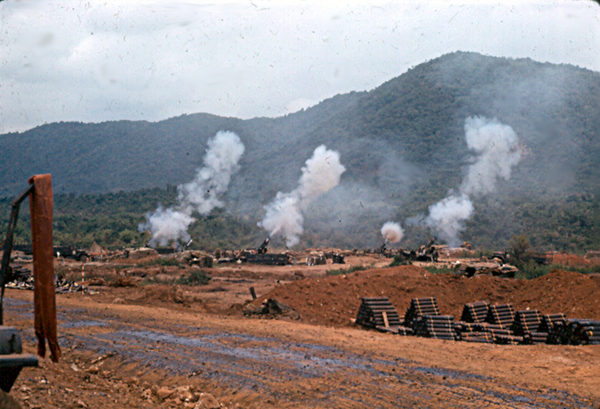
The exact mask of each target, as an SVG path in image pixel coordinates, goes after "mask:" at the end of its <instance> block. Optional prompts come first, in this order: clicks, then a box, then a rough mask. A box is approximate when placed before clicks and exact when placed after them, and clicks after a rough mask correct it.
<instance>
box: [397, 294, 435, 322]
mask: <svg viewBox="0 0 600 409" xmlns="http://www.w3.org/2000/svg"><path fill="white" fill-rule="evenodd" d="M423 315H440V309H439V307H438V305H437V300H436V299H435V297H426V298H413V299H412V300H411V301H410V307H408V310H406V313H405V314H404V326H405V327H410V328H414V326H415V324H416V323H417V322H418V321H420V320H421V319H422V317H423Z"/></svg>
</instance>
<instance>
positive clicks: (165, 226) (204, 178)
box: [138, 131, 245, 247]
mask: <svg viewBox="0 0 600 409" xmlns="http://www.w3.org/2000/svg"><path fill="white" fill-rule="evenodd" d="M244 149H245V148H244V144H243V143H242V141H241V140H240V138H239V137H238V136H237V135H236V134H235V133H233V132H226V131H219V132H217V134H216V135H215V136H214V137H213V138H211V139H209V140H208V146H207V149H206V153H205V154H204V160H203V161H204V166H203V167H202V168H199V169H198V170H197V171H196V177H195V178H194V180H192V181H191V182H189V183H185V184H183V185H179V186H178V187H177V190H178V197H177V200H178V201H179V205H177V206H175V207H170V208H168V209H165V208H164V207H162V206H161V205H159V206H158V208H157V209H156V211H154V212H149V213H147V214H146V222H145V223H140V225H139V226H138V230H139V231H145V230H148V231H149V232H150V233H151V234H152V238H151V239H150V242H149V245H150V246H153V247H154V246H156V244H159V245H161V246H166V245H167V244H169V242H171V241H178V240H183V241H188V240H189V239H190V236H189V234H188V232H187V229H188V226H189V225H190V224H192V223H193V222H194V221H195V219H194V218H193V217H192V213H193V212H194V211H197V212H198V213H200V214H202V215H206V214H209V213H210V212H211V210H212V209H214V208H215V207H222V206H223V205H224V204H223V202H222V201H221V200H219V197H220V196H221V195H222V194H223V193H225V192H226V191H227V188H228V186H229V182H230V181H231V176H232V175H233V174H234V173H235V172H237V171H238V170H239V161H240V159H241V157H242V155H243V154H244Z"/></svg>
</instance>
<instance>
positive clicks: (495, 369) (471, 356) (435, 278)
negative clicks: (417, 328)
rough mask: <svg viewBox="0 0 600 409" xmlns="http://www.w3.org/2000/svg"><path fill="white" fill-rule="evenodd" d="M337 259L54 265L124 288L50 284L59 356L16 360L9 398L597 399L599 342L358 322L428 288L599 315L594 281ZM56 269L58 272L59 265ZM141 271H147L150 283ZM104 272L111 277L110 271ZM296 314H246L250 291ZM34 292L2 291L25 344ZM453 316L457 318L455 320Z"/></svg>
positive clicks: (153, 402) (434, 402)
mask: <svg viewBox="0 0 600 409" xmlns="http://www.w3.org/2000/svg"><path fill="white" fill-rule="evenodd" d="M389 261H390V260H389V259H383V258H378V257H376V256H368V257H361V258H358V257H357V258H349V259H348V265H346V266H340V265H336V266H332V265H331V264H329V265H324V266H323V265H321V266H311V267H308V266H302V265H297V266H280V267H270V266H250V265H236V264H231V265H225V266H218V267H216V268H213V269H206V270H207V271H208V273H209V275H210V276H211V277H212V279H211V280H210V282H209V283H208V284H207V285H205V286H187V285H173V284H167V282H168V279H169V278H174V277H179V276H181V275H186V274H189V273H190V272H191V271H192V269H193V268H190V267H178V266H157V265H151V264H148V263H147V261H146V264H140V262H139V261H138V262H136V263H132V264H130V265H120V266H118V268H117V267H116V266H115V265H114V264H109V263H105V264H102V263H89V264H88V265H86V266H85V268H84V269H82V265H81V264H77V263H70V264H69V263H67V264H66V265H57V270H60V269H63V270H64V271H66V272H68V273H69V274H73V275H75V276H76V275H77V274H80V273H81V271H82V270H83V271H84V272H85V274H86V277H87V278H86V280H89V278H91V277H93V278H98V277H103V276H106V277H108V276H109V275H111V274H115V272H117V273H118V274H119V275H120V276H123V277H127V278H128V279H129V281H128V282H129V284H130V285H135V286H132V287H112V286H108V285H104V286H99V287H90V289H92V290H95V291H97V292H98V293H97V294H86V293H67V294H58V295H57V305H58V318H59V335H60V343H61V347H62V350H63V358H62V360H61V362H60V363H58V364H55V363H52V362H50V361H49V360H45V361H44V362H42V366H41V367H40V368H25V369H23V371H22V373H21V376H20V377H19V379H18V380H17V383H16V384H15V386H14V387H13V390H12V392H11V395H12V396H13V397H14V398H15V399H17V400H18V401H19V402H20V403H21V405H22V406H23V407H24V408H27V407H37V408H47V407H90V408H128V407H131V408H156V407H173V408H175V407H177V408H183V407H188V408H194V407H197V408H210V407H214V408H217V407H256V408H262V407H267V408H268V407H273V408H280V407H298V408H305V407H315V408H331V407H347V408H355V407H356V408H358V407H369V408H371V407H390V408H391V407H473V408H480V407H499V408H505V407H515V408H522V407H544V408H545V407H556V408H558V407H592V408H597V407H600V346H599V345H592V346H560V345H514V346H513V345H494V344H473V343H465V342H452V341H441V340H434V339H426V338H417V337H402V336H398V335H392V334H385V333H379V332H376V331H371V330H364V329H361V328H358V327H355V326H354V324H352V322H351V318H355V317H356V313H357V311H358V308H359V305H360V298H361V297H364V296H382V295H383V296H387V297H389V299H390V300H391V301H392V303H393V304H394V305H395V306H396V308H397V309H398V311H399V313H400V314H401V315H402V314H403V313H404V311H405V310H406V308H407V307H408V305H409V303H410V299H411V298H414V297H421V296H435V297H437V299H438V303H439V306H440V309H441V311H442V313H444V314H451V315H455V316H457V315H458V316H459V315H460V312H461V310H462V306H463V304H464V303H466V302H472V301H479V300H487V301H490V302H492V303H500V302H510V303H513V304H514V305H515V307H516V308H517V309H525V308H533V309H540V310H541V311H542V312H544V313H554V312H565V313H567V315H568V316H569V317H580V318H595V319H600V301H599V298H600V297H598V294H600V277H597V276H594V275H581V274H576V273H567V272H563V271H555V272H553V273H551V274H550V275H548V276H545V277H541V278H538V279H534V280H529V281H526V280H513V279H502V278H496V277H491V276H481V277H474V278H463V277H459V276H455V275H452V274H431V273H429V272H427V271H425V270H423V269H421V268H418V267H415V266H403V267H394V268H374V269H371V270H365V271H358V272H355V273H351V274H340V275H336V276H331V275H327V274H326V271H327V270H329V269H332V268H340V267H341V268H348V267H350V266H352V265H364V266H371V265H373V266H374V267H384V266H385V265H387V264H389ZM64 271H63V272H64ZM149 278H151V279H152V280H149ZM106 281H107V283H108V280H106ZM251 286H252V287H254V288H255V289H256V292H257V293H258V296H259V299H258V300H256V301H253V302H252V303H253V304H258V303H260V302H262V301H263V300H264V299H266V298H275V299H277V300H278V301H280V302H282V303H284V304H286V305H288V306H290V307H292V308H294V309H295V310H296V311H298V313H299V314H300V319H299V320H292V319H289V318H284V319H282V320H276V319H261V318H254V317H252V318H250V317H245V316H244V315H243V314H242V310H243V308H244V306H245V305H246V306H247V305H248V303H249V302H250V301H251V297H250V293H249V287H251ZM32 299H33V293H32V292H30V291H19V290H10V289H8V290H7V292H6V297H5V315H6V320H7V324H8V325H13V326H16V327H17V328H19V329H21V330H22V334H23V338H24V343H25V347H26V350H28V351H30V352H31V351H34V349H35V345H34V336H33V329H32V328H33V316H32V311H33V307H32ZM457 318H458V317H457Z"/></svg>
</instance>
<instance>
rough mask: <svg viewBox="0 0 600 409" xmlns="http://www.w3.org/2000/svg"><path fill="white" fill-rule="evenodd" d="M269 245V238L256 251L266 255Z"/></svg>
mask: <svg viewBox="0 0 600 409" xmlns="http://www.w3.org/2000/svg"><path fill="white" fill-rule="evenodd" d="M268 245H269V238H268V237H267V238H266V239H265V241H263V242H262V244H261V245H260V246H259V247H258V248H257V249H256V253H258V254H265V253H266V252H267V246H268Z"/></svg>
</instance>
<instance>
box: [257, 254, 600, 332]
mask: <svg viewBox="0 0 600 409" xmlns="http://www.w3.org/2000/svg"><path fill="white" fill-rule="evenodd" d="M598 294H600V276H598V275H595V274H588V275H585V274H579V273H573V272H566V271H562V270H554V271H552V272H551V273H550V274H548V275H546V276H544V277H540V278H536V279H533V280H514V279H504V278H497V277H493V276H475V277H473V278H465V277H461V276H457V275H453V274H432V273H430V272H428V271H426V270H423V269H421V268H419V267H414V266H401V267H392V268H386V269H375V270H367V271H360V272H357V273H353V274H348V275H340V276H329V277H318V278H312V279H307V280H302V281H297V282H292V283H289V284H286V285H281V286H278V287H276V288H275V289H273V290H272V291H271V292H269V293H267V294H266V295H264V296H263V297H260V298H259V299H258V300H256V301H254V303H261V302H262V301H263V300H265V299H267V298H274V299H277V300H278V301H280V302H282V303H284V304H286V305H288V306H290V307H292V308H294V309H295V310H296V311H298V312H299V313H300V315H301V320H302V321H304V322H306V323H311V324H318V325H330V326H349V325H352V324H351V319H352V318H355V317H356V314H357V312H358V308H359V306H360V300H361V298H362V297H375V296H385V297H388V298H389V299H390V301H391V302H392V304H394V306H395V307H396V309H397V310H398V313H399V314H400V315H401V316H402V315H403V314H404V312H405V311H406V309H407V308H408V307H409V305H410V300H411V299H412V298H416V297H430V296H434V297H436V298H437V301H438V305H439V307H440V310H441V312H442V314H450V315H454V316H455V319H458V318H459V317H460V314H461V312H462V308H463V306H464V304H465V303H469V302H473V301H483V300H485V301H488V302H490V303H493V304H499V303H511V304H513V305H514V307H515V308H516V309H517V310H522V309H527V308H530V309H539V310H540V311H542V313H558V312H564V313H566V314H567V316H568V317H573V318H593V319H600V297H598Z"/></svg>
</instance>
